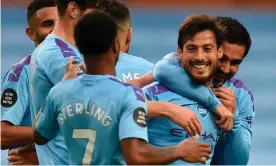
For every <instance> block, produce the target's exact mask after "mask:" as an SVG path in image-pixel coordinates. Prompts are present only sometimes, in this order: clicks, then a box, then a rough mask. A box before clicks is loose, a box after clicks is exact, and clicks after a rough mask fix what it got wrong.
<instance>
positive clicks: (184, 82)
mask: <svg viewBox="0 0 276 166" xmlns="http://www.w3.org/2000/svg"><path fill="white" fill-rule="evenodd" d="M153 77H154V79H155V80H156V81H158V82H161V83H162V84H164V85H165V86H166V87H167V88H168V89H170V90H171V91H173V92H175V93H177V94H179V95H181V96H184V97H187V98H189V99H192V100H194V101H197V102H199V103H201V104H202V105H203V106H205V107H206V108H209V109H210V110H214V109H215V108H216V107H218V106H219V105H220V104H221V102H220V101H219V99H218V98H217V97H216V96H215V95H214V94H213V93H212V92H211V91H210V90H209V89H208V88H206V87H205V86H203V85H199V84H196V83H195V82H194V81H193V80H192V79H191V77H190V76H189V74H188V73H187V72H186V71H185V70H183V68H182V67H181V66H180V63H179V61H178V59H177V54H176V53H171V54H168V55H166V56H165V57H164V58H163V59H161V60H160V61H158V62H157V63H156V64H155V65H154V67H153Z"/></svg>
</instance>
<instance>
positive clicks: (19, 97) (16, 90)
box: [1, 55, 32, 126]
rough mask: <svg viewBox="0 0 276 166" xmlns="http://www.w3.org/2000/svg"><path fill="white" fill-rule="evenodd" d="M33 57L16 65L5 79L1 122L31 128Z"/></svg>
mask: <svg viewBox="0 0 276 166" xmlns="http://www.w3.org/2000/svg"><path fill="white" fill-rule="evenodd" d="M30 60H31V55H29V56H27V57H25V58H23V59H22V60H21V61H20V62H18V63H16V64H14V65H13V66H12V68H11V69H10V70H9V72H8V73H7V74H6V76H5V77H4V81H3V85H2V96H1V121H8V122H10V123H12V124H13V125H20V126H31V125H32V123H31V110H30V93H29V64H30Z"/></svg>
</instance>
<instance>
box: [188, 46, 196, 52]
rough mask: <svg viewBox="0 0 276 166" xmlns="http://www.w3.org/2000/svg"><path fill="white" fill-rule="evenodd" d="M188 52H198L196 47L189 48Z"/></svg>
mask: <svg viewBox="0 0 276 166" xmlns="http://www.w3.org/2000/svg"><path fill="white" fill-rule="evenodd" d="M186 50H187V51H188V52H195V51H196V48H195V47H187V48H186Z"/></svg>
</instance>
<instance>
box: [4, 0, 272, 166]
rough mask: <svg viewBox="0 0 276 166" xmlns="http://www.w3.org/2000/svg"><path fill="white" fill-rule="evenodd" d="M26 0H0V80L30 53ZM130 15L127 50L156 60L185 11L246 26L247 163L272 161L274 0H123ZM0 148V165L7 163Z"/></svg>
mask: <svg viewBox="0 0 276 166" xmlns="http://www.w3.org/2000/svg"><path fill="white" fill-rule="evenodd" d="M28 2H30V0H2V7H1V10H2V17H1V18H2V19H1V21H2V24H1V25H2V31H1V32H2V36H1V37H2V38H1V39H2V43H1V47H2V48H1V51H2V52H1V55H2V60H1V82H2V79H3V77H4V75H5V74H6V72H7V71H8V69H9V67H10V66H11V65H12V64H14V63H16V62H18V61H19V60H21V59H22V58H23V57H24V56H26V55H28V54H30V53H32V51H33V49H34V45H33V43H32V42H31V41H30V40H29V38H28V37H27V36H26V35H25V28H26V26H27V23H26V6H27V4H28ZM125 2H126V3H128V4H129V7H130V8H131V14H132V27H133V41H132V47H131V50H130V53H131V54H133V55H135V56H141V57H143V58H145V59H147V60H149V61H151V62H156V61H157V60H158V59H160V58H162V56H164V55H165V54H167V53H169V52H172V51H175V50H176V43H177V42H176V39H177V31H178V28H179V25H180V24H181V22H182V21H183V20H184V19H185V17H186V16H187V15H189V14H193V13H203V14H209V15H216V16H217V15H220V16H232V17H234V18H237V19H238V20H239V21H240V22H241V23H243V24H244V25H245V26H246V27H247V29H248V30H249V32H250V34H251V37H252V40H253V45H252V48H251V50H250V53H249V55H248V57H246V58H245V60H244V62H243V64H242V65H241V68H240V71H239V73H238V75H237V77H238V78H240V79H241V80H243V81H244V83H245V84H246V85H247V86H248V88H249V89H250V90H251V91H252V92H253V94H254V97H255V105H256V106H255V111H256V120H255V122H254V125H253V127H254V136H253V143H252V150H251V156H250V162H249V164H258V165H263V164H276V160H275V157H276V143H275V141H276V132H275V127H276V89H275V86H276V66H275V62H276V55H274V54H275V50H276V10H275V9H276V1H275V0H253V1H252V0H208V1H206V0H197V1H189V0H128V1H125ZM6 153H7V151H2V154H1V164H6V163H7V161H6V155H7V154H6Z"/></svg>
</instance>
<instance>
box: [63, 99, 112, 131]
mask: <svg viewBox="0 0 276 166" xmlns="http://www.w3.org/2000/svg"><path fill="white" fill-rule="evenodd" d="M72 107H73V108H72ZM105 113H106V112H105V111H104V110H102V108H101V107H98V106H96V105H95V104H92V106H91V107H90V108H88V103H85V104H82V103H76V104H74V105H71V104H70V105H67V106H66V107H64V108H62V109H61V111H60V114H59V117H58V119H59V123H60V124H63V123H64V121H65V120H66V119H69V118H71V117H73V116H76V115H87V116H91V117H92V118H95V119H96V120H98V121H100V122H101V123H102V125H103V126H105V127H107V126H109V125H110V123H111V120H112V118H111V116H109V115H106V114H105Z"/></svg>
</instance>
